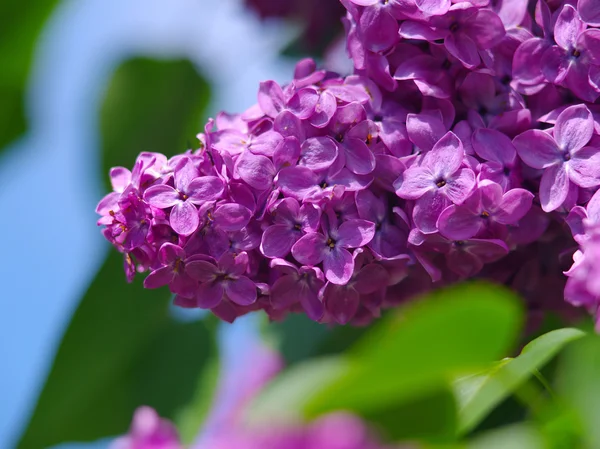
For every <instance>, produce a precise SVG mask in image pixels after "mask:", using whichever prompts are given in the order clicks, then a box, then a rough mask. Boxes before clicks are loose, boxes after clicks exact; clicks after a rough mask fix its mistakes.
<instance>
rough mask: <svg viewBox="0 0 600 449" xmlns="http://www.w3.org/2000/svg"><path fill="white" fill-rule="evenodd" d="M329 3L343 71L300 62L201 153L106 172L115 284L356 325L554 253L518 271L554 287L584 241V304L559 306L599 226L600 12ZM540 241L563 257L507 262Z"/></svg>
mask: <svg viewBox="0 0 600 449" xmlns="http://www.w3.org/2000/svg"><path fill="white" fill-rule="evenodd" d="M341 3H342V4H343V6H344V7H345V9H346V12H347V13H346V17H345V19H344V24H345V27H346V44H347V45H346V47H347V50H348V53H349V56H350V57H351V58H352V61H353V64H354V69H355V70H354V74H351V75H348V76H340V75H338V74H336V73H332V72H329V71H327V70H320V69H318V68H317V67H316V64H315V63H314V61H312V60H310V59H304V60H301V61H299V63H298V64H297V66H296V70H295V72H294V76H293V80H292V81H291V82H290V83H289V84H287V85H280V84H279V83H277V82H275V81H272V80H267V81H264V82H262V83H260V86H259V88H258V95H257V104H256V105H254V106H252V107H250V108H249V109H248V110H246V111H245V112H243V113H242V114H227V113H220V114H218V115H217V116H216V117H215V119H214V120H213V119H210V120H209V121H208V122H207V124H206V126H205V128H204V131H203V132H202V133H201V134H199V135H198V137H199V140H200V146H199V148H198V149H196V150H189V151H187V152H186V153H185V154H181V155H178V156H175V157H173V158H171V159H168V158H166V157H165V156H163V155H161V154H156V153H142V154H141V155H140V157H139V158H138V160H137V161H136V164H135V165H134V167H133V168H132V170H131V171H129V170H128V169H126V168H123V167H116V168H114V169H113V170H111V172H110V177H111V182H112V185H113V192H112V193H110V194H108V195H107V196H106V197H105V198H104V199H102V201H100V203H99V205H98V207H97V212H98V213H99V214H100V216H101V218H100V220H99V221H98V224H99V225H102V226H104V230H103V234H104V236H105V237H106V238H107V239H108V240H109V241H110V242H111V243H112V244H113V245H114V246H115V247H116V248H117V249H118V250H119V251H121V252H123V253H124V255H125V271H126V274H127V279H128V280H131V279H132V278H133V277H134V276H135V274H136V273H139V272H144V271H149V272H150V274H149V275H148V277H147V279H146V281H145V285H146V286H147V287H148V288H156V287H160V286H163V285H167V286H168V287H169V288H170V290H171V291H172V292H173V293H174V294H175V295H176V297H175V304H177V305H180V306H182V307H201V308H206V309H211V310H212V311H213V312H214V313H215V314H216V315H217V316H219V317H221V318H222V319H224V320H227V321H233V320H234V319H235V318H236V317H238V316H240V315H243V314H245V313H248V312H251V311H255V310H264V311H266V313H267V314H268V315H269V316H270V317H271V318H272V319H281V318H283V317H285V315H286V314H287V313H289V312H304V313H306V314H307V315H308V316H309V317H310V318H311V319H313V320H316V321H320V322H324V323H339V324H345V323H354V324H357V325H363V324H366V323H368V322H369V321H370V320H372V319H373V318H374V317H377V316H379V314H380V313H381V310H382V308H386V307H390V306H394V305H395V304H397V303H398V302H399V301H400V299H399V298H405V297H408V296H410V295H411V292H422V291H423V290H426V289H430V288H434V287H435V286H437V285H443V284H446V283H449V282H456V281H460V280H463V279H467V278H471V277H475V276H477V277H487V278H491V279H493V280H496V281H499V282H504V283H508V284H510V283H514V282H515V279H517V278H520V277H521V276H522V277H523V278H526V277H527V276H526V275H524V274H521V271H519V270H520V269H521V268H522V269H523V270H524V271H523V272H532V271H534V270H533V268H531V266H533V265H535V264H536V263H537V265H536V266H537V267H538V268H539V269H540V270H541V271H543V272H545V271H547V270H546V268H547V266H546V265H547V263H548V262H547V259H548V258H554V259H555V260H556V261H560V264H559V265H560V266H561V267H562V268H561V269H560V270H559V269H557V270H554V271H552V273H553V274H552V276H549V275H548V276H546V277H542V276H534V277H532V278H531V279H539V280H540V281H539V282H544V283H546V284H548V285H554V284H556V283H558V284H560V283H561V282H562V283H564V282H565V279H566V278H565V277H564V275H562V274H561V273H560V271H561V270H566V269H567V268H568V266H566V267H563V263H564V260H563V259H564V255H565V254H569V253H573V252H574V251H575V250H577V244H579V245H581V248H580V249H579V250H578V252H577V253H576V256H575V257H576V259H577V263H576V264H575V265H576V266H575V267H574V268H573V269H572V270H571V271H569V283H568V286H567V292H566V293H567V298H568V299H569V301H571V303H574V304H584V303H585V305H588V306H589V304H591V303H593V302H594V301H592V300H591V299H589V298H588V299H587V300H585V301H583V300H582V299H573V298H575V297H577V298H581V297H582V296H581V295H583V293H581V292H582V291H585V292H591V293H590V295H592V296H593V295H595V293H594V291H593V288H591V287H589V288H588V287H586V286H585V284H584V283H582V282H580V281H577V280H576V279H579V277H581V276H580V275H579V274H578V273H583V272H584V271H585V270H588V271H589V270H592V269H593V268H594V267H593V261H594V260H595V259H594V258H593V257H583V255H584V254H585V253H586V252H587V253H588V254H589V253H593V252H594V251H595V250H594V249H586V248H587V247H589V248H593V244H592V243H591V242H593V241H595V240H594V239H592V238H591V237H590V236H591V235H595V234H594V233H593V232H592V231H591V229H593V227H594V225H595V224H596V223H598V222H599V220H600V218H598V217H600V215H599V212H598V210H600V206H598V205H597V204H600V200H598V196H597V195H596V191H597V190H598V187H599V186H600V107H599V106H598V105H595V104H593V102H594V101H595V100H596V98H598V97H600V44H599V42H600V30H599V29H598V28H596V27H598V26H599V25H600V23H599V22H600V19H599V17H600V9H599V8H598V7H597V6H596V5H595V2H590V1H586V0H580V1H579V2H572V1H558V0H557V1H553V2H546V1H544V0H537V1H536V2H535V5H533V4H532V5H530V6H531V7H528V4H529V3H532V2H528V1H527V0H502V1H487V0H476V1H475V0H473V1H454V0H389V1H387V0H386V1H382V0H342V2H341ZM534 6H535V7H534ZM565 221H566V223H567V224H568V226H569V227H570V228H571V230H572V235H571V234H568V233H567V232H565V231H566V230H567V228H568V227H567V226H565ZM557 235H561V236H563V237H564V238H563V239H557ZM565 239H566V241H567V243H568V242H570V244H565ZM539 242H560V245H559V244H558V243H548V244H547V245H546V246H544V254H540V255H539V257H538V258H537V259H536V258H535V257H533V256H531V257H529V256H528V257H527V258H524V259H523V262H522V264H521V262H519V260H520V259H519V258H514V257H513V256H512V255H513V254H522V253H523V252H524V251H529V253H527V254H530V253H534V251H533V250H531V248H533V246H534V245H536V244H538V243H539ZM553 245H554V246H553ZM552 247H555V252H554V253H551V251H550V250H549V249H548V248H552ZM528 248H529V249H530V250H527V249H528ZM503 260H510V261H511V264H512V265H513V266H514V265H515V264H516V268H515V269H518V270H517V271H515V272H513V273H512V275H511V276H504V274H503V273H506V272H507V271H506V267H505V265H506V264H505V265H503V264H502V261H503ZM525 260H527V262H526V261H525ZM582 261H583V262H585V263H583V262H582ZM580 262H581V263H580ZM557 263H558V262H557ZM525 265H527V268H526V267H525ZM579 266H582V267H583V268H577V267H579ZM513 268H514V267H513ZM426 276H427V277H426ZM550 277H552V279H555V280H556V282H554V283H553V281H552V282H551V279H549V278H550ZM541 279H543V281H542V280H541ZM582 279H583V277H582ZM369 280H370V281H369ZM517 284H518V283H517ZM515 285H516V284H515ZM584 287H585V289H584ZM582 289H583V290H582ZM586 289H587V290H586ZM519 291H521V292H523V294H524V295H525V296H526V297H527V298H526V299H527V301H529V302H532V301H533V302H536V304H537V303H539V301H538V300H539V298H540V296H539V294H538V293H536V290H535V288H533V287H532V286H531V285H530V284H529V283H528V284H527V288H524V287H523V288H521V287H519ZM540 291H543V288H541V287H540ZM586 294H587V293H586ZM577 295H579V296H577ZM395 298H396V299H395ZM531 298H536V299H535V301H534V300H533V299H531ZM538 310H539V308H538Z"/></svg>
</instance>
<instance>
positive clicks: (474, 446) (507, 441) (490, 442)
mask: <svg viewBox="0 0 600 449" xmlns="http://www.w3.org/2000/svg"><path fill="white" fill-rule="evenodd" d="M465 449H547V446H546V444H545V443H544V438H543V436H542V434H541V433H540V431H539V430H538V429H536V428H535V427H534V426H533V425H530V424H526V423H520V424H514V425H511V426H506V427H502V428H499V429H494V430H490V431H488V432H486V433H484V434H482V435H478V436H477V437H476V438H475V439H473V440H471V441H470V442H469V443H468V444H466V447H465Z"/></svg>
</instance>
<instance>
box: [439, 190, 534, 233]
mask: <svg viewBox="0 0 600 449" xmlns="http://www.w3.org/2000/svg"><path fill="white" fill-rule="evenodd" d="M532 201H533V194H532V193H531V192H528V191H527V190H525V189H512V190H509V191H508V192H506V193H504V191H503V190H502V187H501V186H500V185H499V184H496V183H495V182H491V181H481V182H480V183H479V185H478V186H477V188H476V189H475V190H473V193H471V195H470V196H469V197H468V198H467V199H466V200H465V201H464V203H462V204H461V205H460V206H456V205H451V206H449V207H447V208H446V209H444V211H443V212H442V213H441V215H440V217H439V218H438V221H437V227H438V229H439V230H440V233H441V234H442V235H444V236H445V237H447V238H449V239H452V240H465V239H469V238H471V237H475V236H477V235H479V234H481V233H484V235H485V236H486V237H487V238H504V237H505V236H506V233H507V232H508V229H507V228H506V226H507V225H517V224H518V222H519V220H521V218H523V217H524V216H525V214H526V213H527V212H528V211H529V209H530V208H531V203H532Z"/></svg>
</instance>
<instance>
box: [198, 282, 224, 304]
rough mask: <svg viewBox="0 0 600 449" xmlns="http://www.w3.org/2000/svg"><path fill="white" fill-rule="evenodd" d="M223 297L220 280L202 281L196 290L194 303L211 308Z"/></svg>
mask: <svg viewBox="0 0 600 449" xmlns="http://www.w3.org/2000/svg"><path fill="white" fill-rule="evenodd" d="M222 299H223V286H222V285H221V283H220V282H204V283H202V284H200V285H199V286H198V290H196V303H197V304H198V307H200V308H202V309H212V308H213V307H216V306H218V305H219V304H220V303H221V300H222Z"/></svg>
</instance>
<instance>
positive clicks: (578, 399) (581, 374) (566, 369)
mask: <svg viewBox="0 0 600 449" xmlns="http://www.w3.org/2000/svg"><path fill="white" fill-rule="evenodd" d="M559 362H560V363H559V367H558V370H557V380H556V393H557V395H558V396H559V399H560V400H561V402H562V403H563V404H564V405H565V406H566V407H567V408H568V409H570V410H571V411H572V412H573V413H574V414H575V419H577V418H578V419H579V422H580V427H581V429H582V437H583V443H582V444H581V445H580V447H581V448H582V449H597V448H599V447H600V425H599V423H600V336H598V335H588V336H586V337H585V338H582V339H581V340H579V341H577V342H575V343H573V344H572V345H570V346H569V347H568V348H567V349H566V350H565V351H564V353H563V354H562V355H561V357H560V360H559ZM570 427H573V425H571V426H570Z"/></svg>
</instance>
